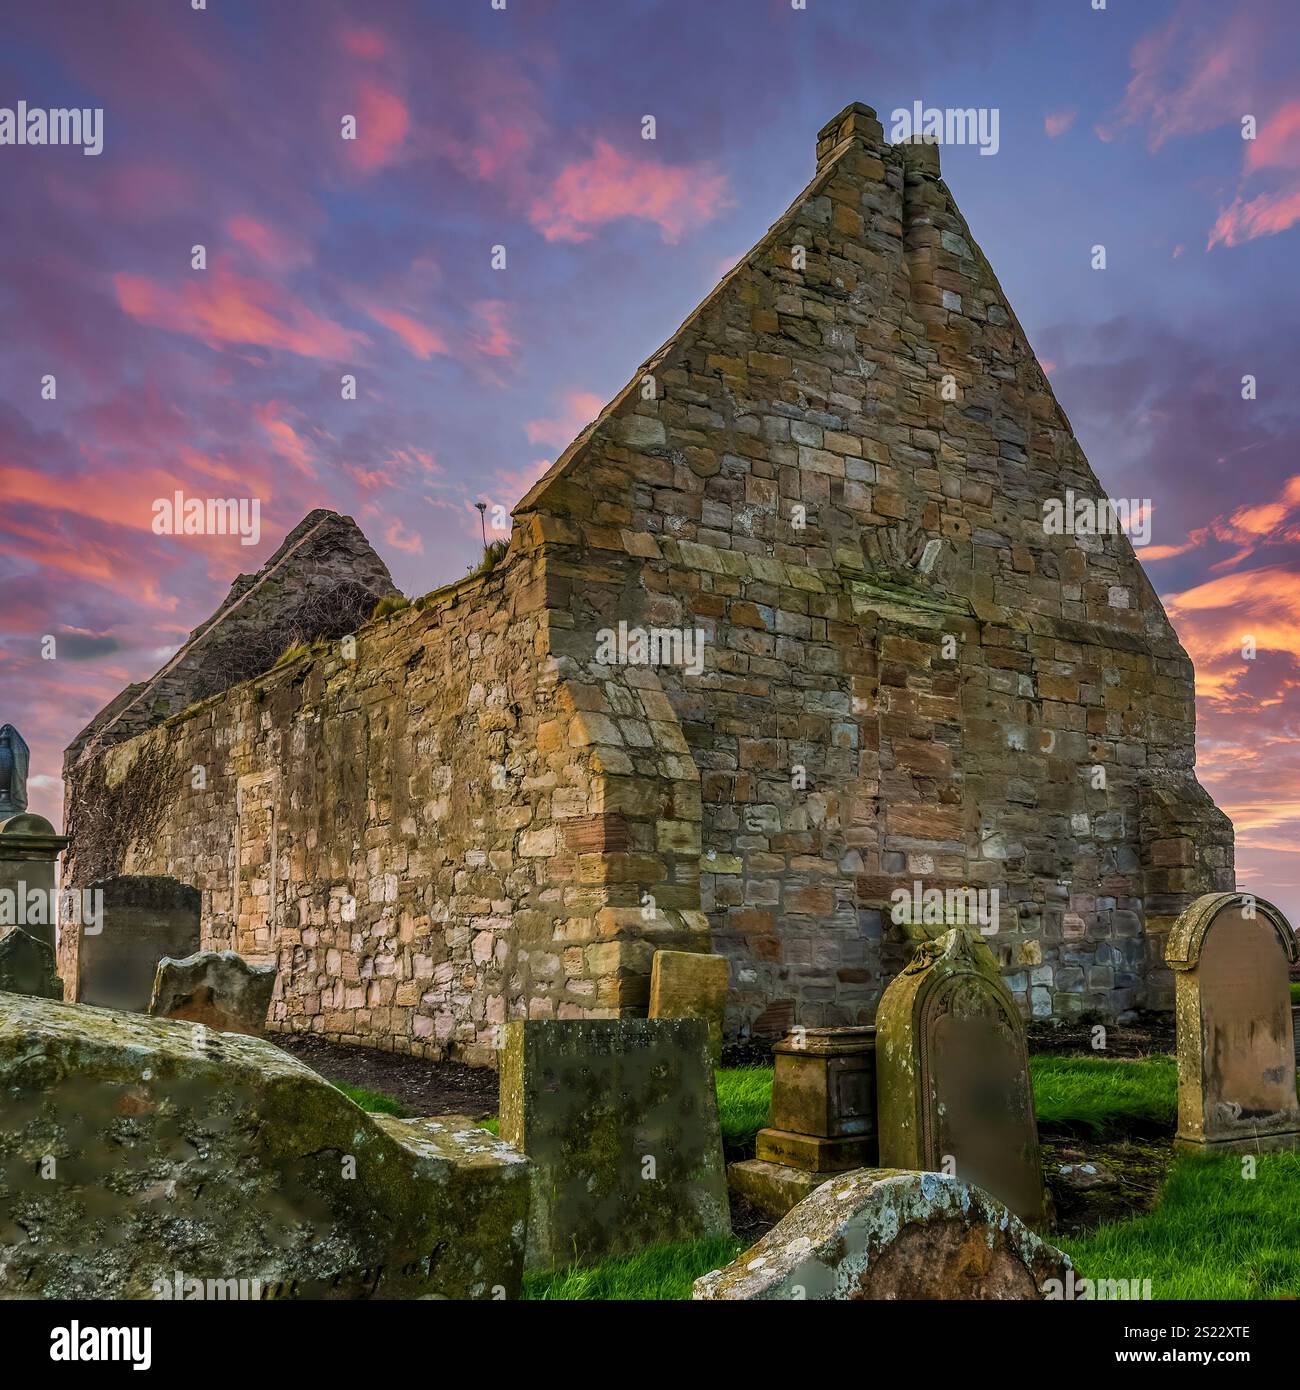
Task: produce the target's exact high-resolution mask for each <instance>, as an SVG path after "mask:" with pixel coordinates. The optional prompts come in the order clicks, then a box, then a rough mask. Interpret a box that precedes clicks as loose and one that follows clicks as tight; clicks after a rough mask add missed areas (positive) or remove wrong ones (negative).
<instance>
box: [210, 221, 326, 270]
mask: <svg viewBox="0 0 1300 1390" xmlns="http://www.w3.org/2000/svg"><path fill="white" fill-rule="evenodd" d="M226 234H227V236H229V237H230V239H231V240H232V241H233V242H235V243H236V244H237V245H239V246H242V247H243V248H244V249H245V250H246V251H249V252H251V253H252V254H253V256H255V257H256V258H257V259H258V260H259V261H265V262H266V264H267V265H269V266H271V267H272V268H273V269H275V270H288V269H291V268H292V267H294V266H299V265H304V264H306V263H307V262H308V261H310V260H311V255H312V253H311V247H310V246H309V245H308V244H307V243H306V242H305V241H303V240H302V238H301V237H297V236H294V235H293V234H292V233H289V232H282V231H277V230H276V229H275V228H274V227H270V226H267V224H266V223H265V222H259V221H258V220H257V219H256V218H255V217H246V216H244V215H243V214H239V215H236V216H234V217H230V218H227V219H226Z"/></svg>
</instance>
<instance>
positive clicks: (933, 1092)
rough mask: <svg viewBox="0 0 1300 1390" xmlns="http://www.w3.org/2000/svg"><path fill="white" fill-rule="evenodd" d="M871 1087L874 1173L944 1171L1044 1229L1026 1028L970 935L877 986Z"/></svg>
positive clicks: (952, 936) (941, 943) (919, 957)
mask: <svg viewBox="0 0 1300 1390" xmlns="http://www.w3.org/2000/svg"><path fill="white" fill-rule="evenodd" d="M876 1086H877V1094H878V1096H879V1102H878V1121H879V1130H880V1166H881V1167H882V1168H915V1169H922V1170H924V1171H927V1172H940V1173H947V1174H948V1175H949V1176H952V1177H957V1178H960V1179H961V1180H962V1181H964V1182H968V1183H974V1184H976V1185H977V1186H979V1187H982V1188H983V1189H984V1190H985V1191H986V1192H989V1193H990V1194H992V1195H993V1196H994V1197H996V1198H998V1199H999V1200H1000V1201H1002V1202H1005V1203H1006V1205H1007V1206H1008V1207H1010V1208H1011V1210H1012V1211H1013V1212H1015V1214H1016V1215H1017V1216H1018V1217H1020V1218H1021V1220H1023V1221H1025V1222H1027V1223H1028V1224H1029V1225H1031V1226H1038V1227H1041V1226H1044V1225H1045V1224H1046V1222H1047V1207H1046V1197H1045V1193H1044V1189H1043V1178H1042V1171H1041V1168H1040V1165H1039V1159H1038V1129H1037V1124H1036V1121H1035V1117H1034V1093H1033V1088H1032V1086H1031V1084H1030V1078H1029V1058H1028V1053H1027V1049H1026V1046H1025V1030H1024V1024H1023V1023H1022V1022H1021V1019H1020V1014H1019V1012H1018V1010H1017V1009H1016V1005H1015V1001H1014V1000H1013V999H1012V997H1011V995H1010V993H1009V992H1008V990H1007V987H1006V985H1004V984H1003V982H1002V976H1001V974H1000V973H999V971H998V967H997V962H996V961H995V960H994V959H993V955H992V952H990V951H989V949H988V947H987V946H986V945H985V944H984V942H983V941H982V940H981V939H980V938H979V936H978V935H977V934H976V933H975V932H973V931H972V930H970V929H968V928H966V927H960V926H959V927H954V928H953V929H952V930H950V931H948V932H946V933H944V934H943V935H942V936H940V937H938V938H937V939H936V940H934V941H930V942H926V943H924V944H923V945H921V946H920V947H918V948H917V951H916V953H915V955H913V957H912V960H911V961H910V962H909V964H908V965H907V966H906V968H905V969H904V970H903V971H902V972H901V974H899V975H897V976H896V977H895V978H894V980H893V981H892V982H891V984H890V985H889V987H888V989H886V990H885V993H884V995H883V996H882V997H881V1000H880V1006H879V1008H878V1010H877V1013H876Z"/></svg>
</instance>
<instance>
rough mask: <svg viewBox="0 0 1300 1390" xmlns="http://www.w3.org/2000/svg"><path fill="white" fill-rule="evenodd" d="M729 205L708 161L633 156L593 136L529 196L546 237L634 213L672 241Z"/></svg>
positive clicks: (575, 237)
mask: <svg viewBox="0 0 1300 1390" xmlns="http://www.w3.org/2000/svg"><path fill="white" fill-rule="evenodd" d="M730 206H731V203H730V200H729V198H728V197H727V181H726V179H725V177H724V176H723V175H721V174H717V173H715V172H713V171H712V169H711V168H710V167H709V166H708V165H705V164H696V165H691V164H676V165H674V164H665V163H663V162H662V161H661V160H658V159H654V158H653V157H649V158H643V159H633V158H631V157H630V156H628V155H625V154H622V153H621V152H620V151H618V150H616V149H615V148H614V147H613V146H612V145H610V144H608V143H606V142H605V141H603V140H598V141H597V142H596V147H595V150H594V151H593V152H592V154H591V155H590V156H588V157H587V158H586V159H583V160H579V161H577V162H576V163H573V164H570V165H568V166H567V167H566V168H565V169H564V170H562V171H561V173H560V174H559V176H558V177H557V178H556V179H555V180H554V181H553V182H552V184H551V186H550V188H549V189H548V190H547V191H546V192H545V193H544V194H542V195H541V196H540V197H538V198H536V199H535V200H534V202H533V205H532V207H531V209H530V211H529V220H530V221H531V222H532V224H533V225H534V226H535V227H536V228H537V229H538V230H539V231H540V232H541V233H542V235H543V236H544V237H545V238H546V240H547V241H586V240H588V239H589V238H590V237H591V236H592V230H591V229H592V228H594V227H599V226H603V225H604V224H605V223H607V222H613V221H616V220H617V219H619V218H621V217H636V218H640V219H642V220H644V221H646V222H653V223H654V224H655V225H656V226H657V227H658V228H659V231H660V234H661V236H662V238H663V240H664V241H666V242H668V243H673V242H676V241H679V240H680V239H681V237H682V235H683V234H684V233H685V232H686V231H687V230H688V229H690V228H691V227H695V226H700V225H702V224H703V223H705V222H708V221H711V220H712V219H713V218H714V217H716V216H717V215H718V213H719V212H721V211H722V210H723V209H724V208H727V207H730Z"/></svg>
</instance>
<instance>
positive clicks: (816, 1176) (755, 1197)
mask: <svg viewBox="0 0 1300 1390" xmlns="http://www.w3.org/2000/svg"><path fill="white" fill-rule="evenodd" d="M839 1176H840V1174H839V1173H805V1172H804V1171H803V1170H802V1169H800V1168H790V1167H788V1166H787V1165H786V1164H784V1163H768V1162H767V1161H766V1160H764V1159H761V1158H750V1159H746V1160H745V1161H744V1162H743V1163H731V1164H728V1166H727V1186H728V1187H730V1188H731V1190H732V1191H733V1192H734V1193H736V1195H737V1196H739V1197H743V1198H744V1199H745V1201H747V1202H748V1203H749V1205H750V1206H751V1207H754V1208H755V1209H756V1210H758V1211H761V1212H762V1213H763V1215H764V1216H770V1217H771V1218H772V1220H774V1221H779V1220H780V1219H781V1218H782V1217H783V1216H784V1215H785V1214H786V1212H788V1211H790V1210H791V1208H793V1207H796V1206H798V1205H799V1203H800V1202H802V1201H803V1199H804V1198H805V1197H807V1196H808V1195H809V1194H810V1193H812V1192H814V1191H815V1190H816V1189H817V1188H819V1187H820V1186H821V1185H822V1183H824V1182H830V1180H831V1179H832V1178H837V1177H839Z"/></svg>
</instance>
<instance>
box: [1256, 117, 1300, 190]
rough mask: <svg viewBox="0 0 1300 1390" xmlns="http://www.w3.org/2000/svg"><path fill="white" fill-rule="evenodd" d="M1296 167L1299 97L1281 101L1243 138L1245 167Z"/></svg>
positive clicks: (1298, 160)
mask: <svg viewBox="0 0 1300 1390" xmlns="http://www.w3.org/2000/svg"><path fill="white" fill-rule="evenodd" d="M1297 167H1300V100H1292V101H1287V102H1284V103H1283V104H1282V105H1281V106H1280V107H1278V109H1277V110H1276V111H1275V112H1274V113H1273V114H1272V115H1271V116H1270V117H1269V118H1268V119H1267V120H1266V121H1265V122H1264V123H1263V125H1261V126H1260V128H1259V130H1258V131H1256V133H1255V138H1254V139H1253V140H1248V141H1247V142H1246V168H1247V169H1248V170H1249V171H1251V172H1252V173H1253V172H1254V171H1256V170H1258V169H1279V168H1280V169H1295V168H1297Z"/></svg>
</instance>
